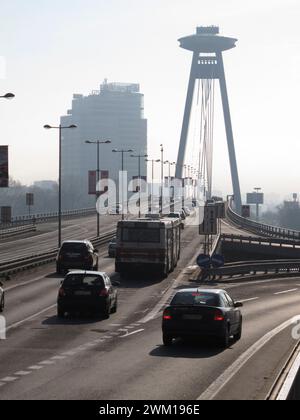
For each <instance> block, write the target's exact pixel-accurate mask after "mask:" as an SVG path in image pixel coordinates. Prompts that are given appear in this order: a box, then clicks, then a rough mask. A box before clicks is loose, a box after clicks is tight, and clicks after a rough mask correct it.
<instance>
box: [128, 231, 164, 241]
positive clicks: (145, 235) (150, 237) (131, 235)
mask: <svg viewBox="0 0 300 420" xmlns="http://www.w3.org/2000/svg"><path fill="white" fill-rule="evenodd" d="M122 241H123V242H147V243H159V242H160V230H159V229H145V228H124V229H123V230H122Z"/></svg>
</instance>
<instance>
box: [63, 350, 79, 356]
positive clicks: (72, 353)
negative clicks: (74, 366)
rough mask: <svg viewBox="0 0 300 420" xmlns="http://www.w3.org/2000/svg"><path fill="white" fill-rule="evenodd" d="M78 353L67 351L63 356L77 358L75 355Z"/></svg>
mask: <svg viewBox="0 0 300 420" xmlns="http://www.w3.org/2000/svg"><path fill="white" fill-rule="evenodd" d="M76 353H77V351H74V350H73V351H66V352H65V353H62V356H66V357H69V356H75V354H76Z"/></svg>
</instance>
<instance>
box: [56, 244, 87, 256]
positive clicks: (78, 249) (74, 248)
mask: <svg viewBox="0 0 300 420" xmlns="http://www.w3.org/2000/svg"><path fill="white" fill-rule="evenodd" d="M61 252H62V253H64V254H66V253H78V254H83V253H86V252H87V246H86V245H85V244H81V243H66V244H63V246H62V248H61Z"/></svg>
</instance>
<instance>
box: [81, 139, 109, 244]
mask: <svg viewBox="0 0 300 420" xmlns="http://www.w3.org/2000/svg"><path fill="white" fill-rule="evenodd" d="M85 143H86V144H95V145H97V187H96V200H97V201H98V198H99V196H100V194H99V193H100V192H99V191H98V185H99V182H100V144H111V141H110V140H95V141H91V140H86V141H85ZM97 237H98V238H99V237H100V214H99V211H98V210H97Z"/></svg>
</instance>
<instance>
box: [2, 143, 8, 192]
mask: <svg viewBox="0 0 300 420" xmlns="http://www.w3.org/2000/svg"><path fill="white" fill-rule="evenodd" d="M8 185H9V172H8V146H0V188H8Z"/></svg>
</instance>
